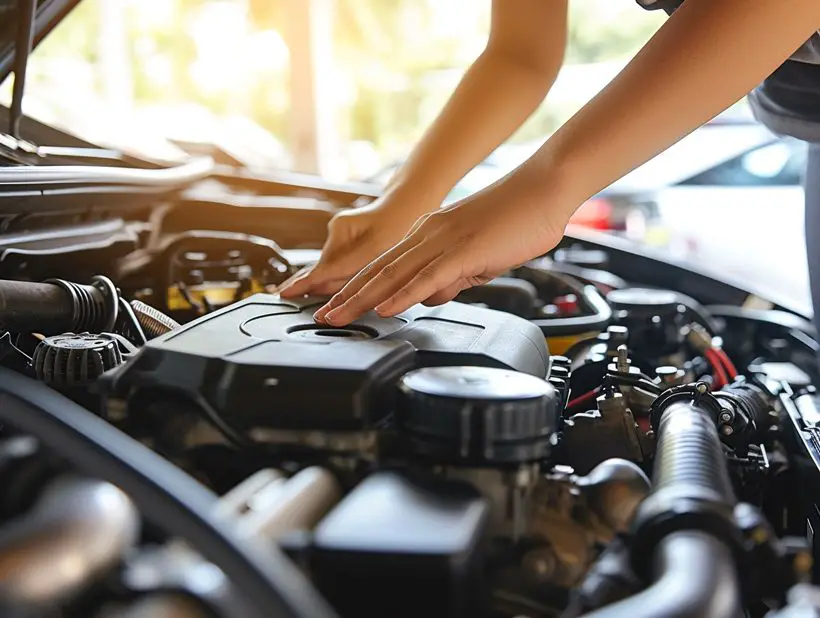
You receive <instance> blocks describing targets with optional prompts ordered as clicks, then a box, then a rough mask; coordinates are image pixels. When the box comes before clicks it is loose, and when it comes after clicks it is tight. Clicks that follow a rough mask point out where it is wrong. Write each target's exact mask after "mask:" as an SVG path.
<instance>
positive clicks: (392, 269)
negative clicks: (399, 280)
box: [379, 262, 399, 279]
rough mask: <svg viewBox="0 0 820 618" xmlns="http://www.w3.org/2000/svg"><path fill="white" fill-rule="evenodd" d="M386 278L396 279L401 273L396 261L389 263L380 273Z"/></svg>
mask: <svg viewBox="0 0 820 618" xmlns="http://www.w3.org/2000/svg"><path fill="white" fill-rule="evenodd" d="M379 274H380V275H381V277H383V278H384V279H395V278H396V277H397V276H398V274H399V269H398V266H396V264H395V263H394V262H391V263H390V264H387V265H386V266H385V267H384V268H382V270H381V273H379Z"/></svg>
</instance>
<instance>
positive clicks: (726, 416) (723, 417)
mask: <svg viewBox="0 0 820 618" xmlns="http://www.w3.org/2000/svg"><path fill="white" fill-rule="evenodd" d="M720 420H721V421H723V422H724V423H728V422H729V421H731V420H732V414H731V412H721V413H720Z"/></svg>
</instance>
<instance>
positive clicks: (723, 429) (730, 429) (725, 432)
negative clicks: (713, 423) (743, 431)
mask: <svg viewBox="0 0 820 618" xmlns="http://www.w3.org/2000/svg"><path fill="white" fill-rule="evenodd" d="M720 431H721V433H723V435H724V436H731V435H732V434H733V433H735V430H734V428H733V427H732V426H731V425H724V426H723V427H721V429H720Z"/></svg>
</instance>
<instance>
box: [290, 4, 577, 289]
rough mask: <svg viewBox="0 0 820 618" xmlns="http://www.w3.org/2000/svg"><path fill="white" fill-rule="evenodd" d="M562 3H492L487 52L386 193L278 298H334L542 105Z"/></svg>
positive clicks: (336, 234) (348, 220)
mask: <svg viewBox="0 0 820 618" xmlns="http://www.w3.org/2000/svg"><path fill="white" fill-rule="evenodd" d="M566 31H567V0H494V1H493V5H492V25H491V28H490V36H489V38H488V41H487V45H486V48H485V49H484V52H483V53H482V54H481V55H480V56H479V57H478V59H477V60H476V61H475V63H474V64H473V65H472V66H471V67H470V69H469V70H468V71H467V73H466V74H465V75H464V77H463V78H462V80H461V82H460V83H459V85H458V88H456V90H455V92H454V93H453V94H452V96H451V97H450V100H449V101H448V102H447V104H446V105H445V107H444V109H443V110H442V111H441V113H440V114H439V116H438V118H437V119H436V121H435V122H434V123H433V124H432V126H431V127H430V128H429V129H428V130H427V132H426V133H425V134H424V137H423V138H422V139H421V141H420V142H419V143H418V145H417V146H416V147H415V148H414V149H413V152H412V153H411V154H410V157H409V159H408V160H407V161H406V162H405V164H404V165H402V167H401V168H400V169H399V170H398V171H397V172H396V174H394V176H393V178H392V179H391V182H390V183H389V184H388V187H387V188H386V190H385V192H384V194H383V195H382V196H381V197H380V198H379V199H378V200H376V201H375V202H374V203H373V204H370V205H368V206H366V207H364V208H356V209H353V210H348V211H343V212H341V213H339V214H337V215H336V216H335V217H333V219H331V221H330V223H329V225H328V238H327V241H326V242H325V245H324V249H323V250H322V255H321V257H320V259H319V261H318V262H317V263H316V264H315V265H313V266H310V267H308V268H306V269H303V270H302V271H300V272H299V273H297V274H295V275H294V276H293V277H291V278H290V279H289V280H288V281H286V282H285V283H284V284H283V285H282V286H281V288H280V290H279V293H280V294H281V295H282V296H283V297H284V298H295V297H298V296H302V295H304V294H313V295H317V294H321V295H324V294H332V293H334V292H338V291H339V290H340V289H341V288H342V286H343V285H344V284H345V283H347V282H348V281H349V280H350V278H351V277H352V276H353V275H355V274H356V273H357V272H359V270H360V269H361V268H362V267H363V266H365V265H367V264H368V263H369V262H370V261H371V260H373V259H374V258H376V257H378V256H379V255H381V254H382V253H383V252H384V251H386V250H388V249H389V248H390V247H392V246H393V245H394V244H395V243H397V242H398V241H399V240H401V239H402V238H403V237H404V236H405V234H407V231H408V230H409V229H410V227H411V226H412V225H413V223H414V222H415V221H416V220H417V219H418V218H419V217H420V216H421V215H424V214H426V213H429V212H431V211H433V210H436V209H437V208H438V207H439V206H441V203H442V201H443V200H444V199H445V197H446V196H447V194H448V193H449V192H450V191H451V190H452V188H453V187H454V186H455V185H456V183H458V181H459V180H460V179H461V178H462V177H463V176H464V175H465V174H466V173H467V172H469V171H470V170H471V169H472V168H473V167H475V166H476V165H477V164H479V163H480V162H481V161H482V160H483V159H485V158H486V157H487V155H489V154H490V153H491V152H492V151H493V150H494V149H495V148H496V147H497V146H498V145H500V144H501V143H502V142H503V141H505V140H506V139H507V138H508V137H509V136H510V135H511V134H512V133H513V132H514V131H515V130H516V129H517V128H518V127H519V126H521V124H522V123H523V122H524V121H525V120H526V119H527V117H529V116H530V114H532V112H533V111H534V110H535V109H536V108H537V107H538V105H539V104H540V103H541V101H543V99H544V97H545V96H546V94H547V92H548V91H549V89H550V87H551V85H552V83H553V82H554V81H555V78H556V76H557V75H558V71H559V69H560V67H561V63H562V61H563V56H564V47H565V45H566V38H567V32H566Z"/></svg>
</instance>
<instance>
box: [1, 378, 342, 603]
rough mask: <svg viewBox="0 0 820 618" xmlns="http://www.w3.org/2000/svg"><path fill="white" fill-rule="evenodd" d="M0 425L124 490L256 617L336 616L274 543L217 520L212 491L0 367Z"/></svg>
mask: <svg viewBox="0 0 820 618" xmlns="http://www.w3.org/2000/svg"><path fill="white" fill-rule="evenodd" d="M0 421H3V422H7V423H9V424H10V425H13V426H14V427H16V428H17V429H19V430H20V431H23V432H25V433H29V434H31V435H33V436H35V437H36V438H37V439H38V440H40V441H41V442H42V443H43V445H44V446H46V447H47V448H49V449H52V450H53V451H55V452H56V453H57V454H59V455H60V456H61V457H63V458H65V459H66V460H67V461H69V462H70V463H71V464H73V465H75V466H76V467H77V468H79V469H80V470H81V471H82V472H84V473H86V474H91V475H93V476H94V477H96V478H101V479H103V480H105V481H108V482H110V483H113V484H114V485H116V486H118V487H119V488H120V489H122V490H123V491H124V492H125V493H126V494H128V496H129V497H130V498H131V499H132V500H133V501H134V503H135V504H136V505H137V507H138V508H139V509H140V512H141V513H142V514H143V515H144V516H145V517H146V518H147V519H149V520H151V521H152V522H154V523H156V524H157V525H160V526H161V527H162V528H164V529H165V530H166V532H168V533H169V534H171V535H173V536H178V537H180V538H183V539H185V540H186V541H187V542H188V543H189V544H190V545H191V546H192V547H193V548H194V549H195V550H196V551H198V552H200V553H201V554H202V556H203V557H204V558H205V559H206V560H209V561H210V562H212V563H213V564H215V565H216V566H217V567H219V568H220V569H221V570H222V571H223V573H224V574H225V576H226V577H227V578H228V579H229V580H230V581H231V583H232V585H233V586H235V588H236V590H237V592H238V593H239V594H241V595H242V596H243V597H245V598H246V599H247V600H248V603H249V605H250V606H252V607H254V608H255V610H256V611H255V612H254V613H255V615H256V616H257V618H263V617H264V618H335V616H336V614H335V612H334V611H333V610H332V609H331V608H330V606H329V605H328V604H327V603H326V602H325V601H324V599H323V598H322V597H321V595H319V594H318V593H317V592H316V590H315V589H314V588H313V587H312V586H311V585H310V583H309V582H308V581H307V580H306V579H305V578H304V577H303V576H302V575H301V573H299V571H298V570H297V569H296V567H295V566H294V565H293V564H292V563H291V562H290V561H289V560H288V559H287V558H286V557H285V556H284V554H282V553H281V552H280V551H279V550H278V549H277V548H276V547H275V546H274V545H272V544H265V545H264V547H260V546H254V545H253V544H251V543H247V542H245V541H243V540H242V539H240V538H238V536H237V535H236V534H235V533H234V531H233V529H232V527H231V525H230V524H231V522H230V521H225V520H222V519H220V518H218V517H217V516H216V515H215V512H216V511H215V506H216V503H217V498H216V496H214V495H213V494H212V493H211V492H210V491H208V490H207V489H206V488H205V487H203V486H202V485H200V484H199V483H197V482H196V481H194V480H193V479H192V478H191V477H189V476H188V475H187V474H185V473H184V472H183V471H182V470H180V469H179V468H177V467H176V466H174V465H173V464H171V463H170V462H168V461H166V460H165V459H163V458H162V457H160V456H159V455H157V454H156V453H154V452H152V451H150V450H149V449H147V448H146V447H144V446H143V445H141V444H140V443H138V442H136V441H135V440H132V439H131V438H130V437H128V436H126V435H125V434H123V433H122V432H120V431H119V430H117V429H115V428H114V427H112V426H111V425H109V424H108V423H106V422H105V421H103V420H102V419H100V418H98V417H96V416H94V415H93V414H91V413H90V412H88V411H87V410H85V409H83V408H81V407H80V406H78V405H77V404H75V403H74V402H72V401H70V400H69V399H67V398H66V397H63V396H62V395H60V394H59V393H57V392H56V391H53V390H51V389H50V388H48V387H47V386H45V385H43V384H41V383H39V382H36V381H34V380H31V379H29V378H26V377H24V376H22V375H20V374H17V373H15V372H13V371H10V370H8V369H5V368H2V367H0Z"/></svg>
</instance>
